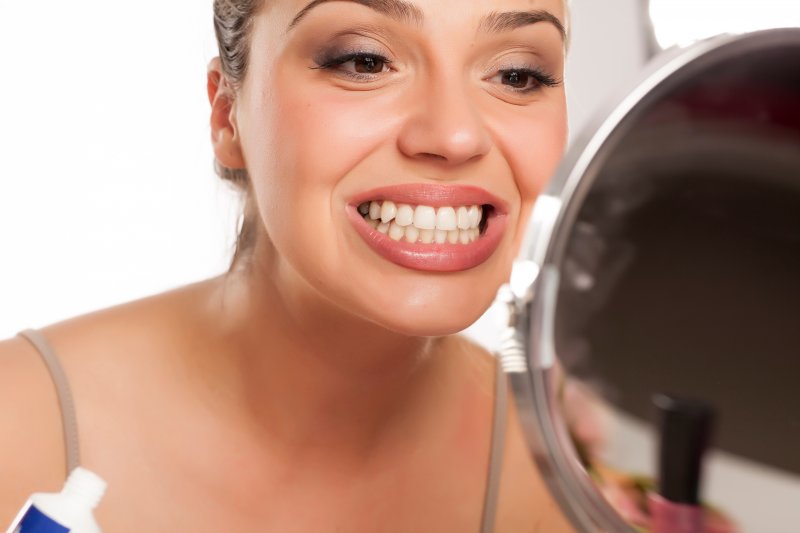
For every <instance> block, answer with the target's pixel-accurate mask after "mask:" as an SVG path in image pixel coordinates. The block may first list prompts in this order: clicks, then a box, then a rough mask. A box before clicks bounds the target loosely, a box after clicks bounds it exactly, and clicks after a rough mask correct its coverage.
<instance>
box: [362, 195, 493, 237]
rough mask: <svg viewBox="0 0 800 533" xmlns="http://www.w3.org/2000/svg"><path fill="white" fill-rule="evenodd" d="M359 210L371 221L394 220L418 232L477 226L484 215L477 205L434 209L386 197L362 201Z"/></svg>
mask: <svg viewBox="0 0 800 533" xmlns="http://www.w3.org/2000/svg"><path fill="white" fill-rule="evenodd" d="M358 210H359V212H360V213H361V214H362V215H364V216H365V217H367V218H369V219H371V220H379V221H380V222H381V223H383V224H389V223H390V222H392V221H394V223H395V224H397V225H398V226H400V227H404V228H405V227H407V226H411V225H413V226H415V227H416V228H417V229H418V230H420V231H424V230H442V231H454V230H469V229H477V228H479V227H480V225H481V219H482V218H483V210H482V209H481V207H480V206H477V205H473V206H460V207H440V208H439V209H436V208H433V207H431V206H427V205H418V206H416V207H414V206H411V205H408V204H395V203H394V202H392V201H389V200H387V201H384V202H377V201H376V202H369V203H363V204H361V205H360V206H359V209H358Z"/></svg>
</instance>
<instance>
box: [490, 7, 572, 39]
mask: <svg viewBox="0 0 800 533" xmlns="http://www.w3.org/2000/svg"><path fill="white" fill-rule="evenodd" d="M540 22H549V23H550V24H552V25H553V26H555V27H556V29H557V30H558V31H559V33H561V37H562V38H563V39H564V40H566V39H567V29H566V28H565V27H564V23H562V22H561V20H559V18H558V17H557V16H555V15H553V14H552V13H550V12H549V11H545V10H544V9H537V10H534V11H508V12H502V13H501V12H494V13H490V14H488V15H486V16H485V17H483V19H482V20H481V23H480V25H479V26H478V32H479V33H504V32H507V31H512V30H516V29H518V28H524V27H525V26H531V25H533V24H538V23H540Z"/></svg>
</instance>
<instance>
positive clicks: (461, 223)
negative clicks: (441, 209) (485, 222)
mask: <svg viewBox="0 0 800 533" xmlns="http://www.w3.org/2000/svg"><path fill="white" fill-rule="evenodd" d="M458 229H469V210H468V209H467V208H466V207H464V206H461V207H459V208H458Z"/></svg>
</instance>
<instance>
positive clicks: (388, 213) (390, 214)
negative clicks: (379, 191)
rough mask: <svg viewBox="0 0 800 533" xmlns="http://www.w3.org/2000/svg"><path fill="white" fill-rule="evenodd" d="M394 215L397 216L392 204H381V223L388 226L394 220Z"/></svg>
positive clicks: (395, 208) (394, 206) (395, 207)
mask: <svg viewBox="0 0 800 533" xmlns="http://www.w3.org/2000/svg"><path fill="white" fill-rule="evenodd" d="M395 215H397V206H396V205H394V202H383V206H382V207H381V222H383V223H384V224H388V223H389V222H391V221H392V220H394V217H395Z"/></svg>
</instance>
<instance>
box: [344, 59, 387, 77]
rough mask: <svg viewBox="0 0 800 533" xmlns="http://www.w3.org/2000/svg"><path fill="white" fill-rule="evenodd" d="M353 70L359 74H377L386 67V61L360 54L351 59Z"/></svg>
mask: <svg viewBox="0 0 800 533" xmlns="http://www.w3.org/2000/svg"><path fill="white" fill-rule="evenodd" d="M352 62H353V70H355V71H356V72H358V73H359V74H377V73H379V72H383V70H384V69H385V68H386V61H385V60H383V59H381V58H377V57H371V56H362V57H356V58H353V59H352Z"/></svg>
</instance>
